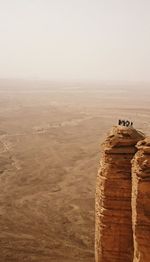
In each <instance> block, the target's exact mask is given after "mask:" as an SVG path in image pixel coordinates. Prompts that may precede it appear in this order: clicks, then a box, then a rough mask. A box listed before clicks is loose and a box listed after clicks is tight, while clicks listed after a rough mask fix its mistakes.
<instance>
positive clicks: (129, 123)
mask: <svg viewBox="0 0 150 262" xmlns="http://www.w3.org/2000/svg"><path fill="white" fill-rule="evenodd" d="M118 125H119V126H127V127H129V126H130V127H132V126H133V122H130V121H129V120H121V119H119V120H118Z"/></svg>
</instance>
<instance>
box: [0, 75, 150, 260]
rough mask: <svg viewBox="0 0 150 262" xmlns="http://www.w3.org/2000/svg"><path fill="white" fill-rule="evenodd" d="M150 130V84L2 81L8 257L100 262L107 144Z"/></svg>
mask: <svg viewBox="0 0 150 262" xmlns="http://www.w3.org/2000/svg"><path fill="white" fill-rule="evenodd" d="M120 118H121V119H129V120H131V121H133V123H134V127H135V128H137V129H139V130H140V131H143V132H145V133H146V134H150V119H149V118H150V85H149V84H146V83H131V84H130V83H83V82H82V83H79V82H75V83H68V82H66V83H65V82H64V83H61V82H49V81H27V80H6V79H3V80H0V232H1V233H0V261H1V262H94V230H95V182H96V175H97V170H98V167H99V158H100V144H101V142H102V141H103V140H104V138H105V136H106V134H107V132H108V131H109V130H110V129H111V127H112V126H113V125H116V124H117V123H118V119H120Z"/></svg>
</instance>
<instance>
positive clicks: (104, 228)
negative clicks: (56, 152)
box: [95, 126, 143, 262]
mask: <svg viewBox="0 0 150 262" xmlns="http://www.w3.org/2000/svg"><path fill="white" fill-rule="evenodd" d="M141 139H143V136H142V135H141V134H140V133H138V132H137V131H136V130H135V129H133V128H128V127H121V126H118V127H114V128H113V129H112V131H111V133H110V134H109V136H108V137H107V139H106V141H105V142H104V144H103V151H102V156H101V161H100V169H99V172H98V176H97V185H96V233H95V254H96V255H95V256H96V262H118V261H119V262H131V261H133V232H132V215H131V188H132V186H131V159H132V158H133V156H134V154H135V152H136V147H135V144H136V143H137V142H138V141H139V140H141Z"/></svg>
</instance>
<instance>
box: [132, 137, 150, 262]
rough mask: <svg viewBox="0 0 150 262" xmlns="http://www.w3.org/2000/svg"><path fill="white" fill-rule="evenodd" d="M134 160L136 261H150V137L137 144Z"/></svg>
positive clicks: (133, 191)
mask: <svg viewBox="0 0 150 262" xmlns="http://www.w3.org/2000/svg"><path fill="white" fill-rule="evenodd" d="M137 149H138V152H137V153H136V155H135V157H134V159H133V161H132V221H133V238H134V260H133V261H134V262H149V261H150V138H146V139H144V140H143V141H140V142H139V143H138V144H137Z"/></svg>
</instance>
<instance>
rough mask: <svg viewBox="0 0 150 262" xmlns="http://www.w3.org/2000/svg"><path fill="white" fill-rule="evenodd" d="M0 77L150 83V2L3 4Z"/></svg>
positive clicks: (2, 0) (0, 0) (3, 0)
mask: <svg viewBox="0 0 150 262" xmlns="http://www.w3.org/2000/svg"><path fill="white" fill-rule="evenodd" d="M0 39H1V40H0V78H37V79H56V80H96V81H97V80H98V81H99V80H100V81H106V80H107V81H147V82H148V81H150V73H149V69H150V1H149V0H0Z"/></svg>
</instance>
